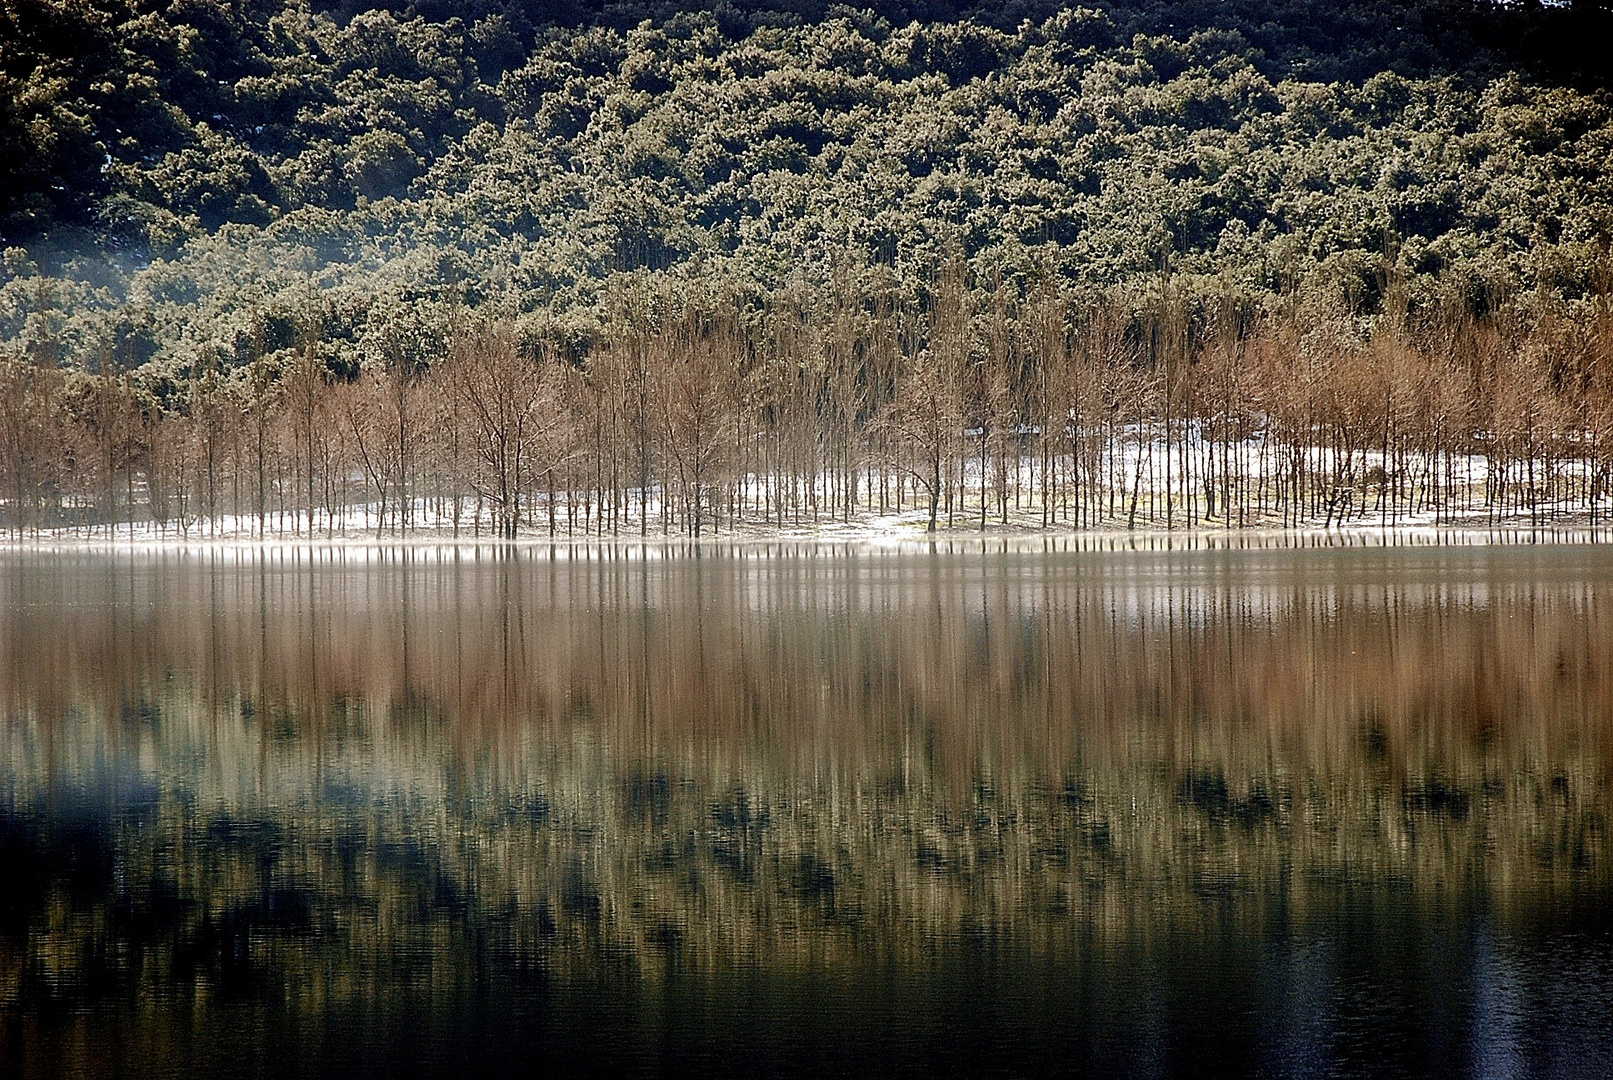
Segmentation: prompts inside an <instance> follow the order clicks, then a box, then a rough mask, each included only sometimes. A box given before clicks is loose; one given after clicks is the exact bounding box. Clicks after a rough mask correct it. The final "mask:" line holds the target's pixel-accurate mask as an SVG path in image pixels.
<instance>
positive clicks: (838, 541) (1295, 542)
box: [0, 514, 1613, 554]
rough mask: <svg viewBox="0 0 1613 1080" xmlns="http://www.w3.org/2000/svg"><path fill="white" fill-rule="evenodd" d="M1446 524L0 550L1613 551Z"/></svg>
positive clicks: (769, 532) (1017, 528)
mask: <svg viewBox="0 0 1613 1080" xmlns="http://www.w3.org/2000/svg"><path fill="white" fill-rule="evenodd" d="M1476 516H1477V517H1479V520H1476V521H1467V522H1450V521H1442V522H1440V523H1438V524H1434V523H1432V522H1401V523H1398V524H1389V525H1385V524H1382V523H1379V522H1372V523H1364V522H1352V523H1346V524H1343V525H1337V524H1336V525H1333V526H1331V527H1324V526H1321V525H1299V526H1289V527H1284V526H1281V525H1271V524H1261V525H1249V526H1244V527H1234V528H1216V527H1209V528H1205V527H1194V528H1191V529H1186V528H1179V529H1166V528H1163V527H1159V526H1147V527H1141V528H1133V529H1125V528H1096V529H1071V528H1065V527H1057V528H1054V527H1040V526H1036V525H1024V524H1014V523H1011V524H1009V525H1007V526H1003V525H1000V524H992V525H989V526H988V527H987V528H985V529H980V528H978V527H975V526H964V525H955V526H953V527H951V528H945V527H943V528H941V529H939V530H937V531H936V532H934V533H929V532H926V531H924V529H923V528H922V525H920V527H918V528H913V527H911V526H905V525H903V524H902V523H891V522H862V523H858V522H852V523H851V524H849V525H848V524H846V523H839V522H837V523H834V524H832V525H825V526H820V527H818V528H815V529H814V528H811V527H801V528H784V529H779V528H775V527H764V526H758V527H755V528H743V529H740V530H734V531H725V532H722V533H720V534H717V535H706V536H701V537H698V538H697V537H692V536H688V535H686V534H685V535H678V534H670V535H666V534H656V533H652V534H649V535H636V534H635V535H625V534H619V535H614V536H612V535H604V536H600V535H593V534H589V535H582V536H577V535H572V536H565V535H560V536H549V535H547V534H546V533H544V532H540V531H537V530H534V531H532V532H528V533H524V534H522V535H518V536H516V537H514V538H501V537H496V536H489V535H487V534H485V533H483V534H482V535H479V536H478V535H472V534H470V533H469V532H467V531H464V530H461V531H460V532H459V534H458V535H455V534H454V533H453V531H452V530H450V529H440V528H432V527H427V528H416V529H411V530H409V531H407V532H392V531H384V532H382V533H380V534H379V535H378V534H376V533H374V532H369V531H363V532H360V531H356V530H350V531H338V532H335V533H322V532H316V533H315V534H314V535H312V536H309V535H306V534H302V535H298V534H287V533H279V534H271V535H269V536H256V535H251V534H242V533H223V534H215V535H206V534H204V533H194V532H193V533H191V534H189V535H185V534H179V533H175V532H172V531H170V532H167V533H158V532H157V531H155V530H149V529H136V530H134V531H133V532H132V534H128V533H126V534H123V535H118V534H116V533H114V534H113V535H110V536H108V535H84V534H81V533H77V534H75V533H72V532H68V531H52V532H42V533H39V534H37V535H28V536H23V537H20V538H19V537H14V536H6V537H3V538H0V552H72V551H82V552H113V551H126V552H153V553H156V552H182V551H204V550H216V551H227V550H237V551H264V552H267V551H284V550H322V551H342V550H369V551H374V550H405V549H415V550H450V549H454V550H476V551H489V550H521V551H554V552H560V551H576V550H582V549H586V550H591V551H617V552H622V553H645V554H648V553H649V552H652V551H653V552H657V553H662V554H666V553H681V552H690V551H695V550H699V551H708V552H713V553H716V552H721V551H725V550H730V551H731V550H754V549H758V548H781V549H791V548H847V549H851V548H856V549H869V550H892V551H927V550H933V551H937V552H944V553H966V552H969V551H972V550H975V551H979V552H980V553H983V554H984V553H988V551H987V549H988V548H995V549H996V550H998V551H1001V552H1008V551H1033V550H1043V551H1057V552H1065V551H1074V552H1080V551H1094V552H1096V551H1178V550H1180V551H1190V550H1199V551H1208V550H1240V549H1261V548H1277V549H1285V548H1297V547H1317V548H1351V547H1355V548H1401V547H1419V548H1421V547H1440V546H1449V547H1476V546H1486V545H1514V544H1562V545H1576V546H1578V545H1583V546H1595V545H1600V544H1606V543H1609V542H1610V541H1613V521H1609V522H1605V523H1604V522H1603V521H1600V520H1599V521H1597V522H1596V524H1595V525H1594V526H1593V525H1592V524H1591V523H1590V520H1589V516H1588V515H1586V514H1578V515H1566V514H1565V515H1559V516H1558V517H1557V518H1556V519H1555V520H1553V521H1551V522H1547V523H1536V522H1532V521H1531V520H1530V519H1529V518H1528V517H1527V516H1523V517H1521V518H1520V517H1517V516H1512V517H1509V518H1505V519H1499V520H1496V521H1493V522H1490V521H1485V520H1483V516H1482V515H1476Z"/></svg>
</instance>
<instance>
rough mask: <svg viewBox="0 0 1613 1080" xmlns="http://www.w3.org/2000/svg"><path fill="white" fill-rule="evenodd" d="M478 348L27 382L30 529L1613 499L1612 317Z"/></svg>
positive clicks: (1298, 321) (1283, 521) (824, 307)
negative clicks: (347, 361) (352, 369)
mask: <svg viewBox="0 0 1613 1080" xmlns="http://www.w3.org/2000/svg"><path fill="white" fill-rule="evenodd" d="M554 340H555V339H554V337H553V336H552V335H549V334H548V333H546V332H545V331H544V328H543V327H541V326H539V327H534V326H532V325H529V324H523V325H519V326H518V325H517V324H515V323H512V322H496V321H493V322H484V323H481V324H477V325H473V326H468V327H461V328H459V329H456V330H454V331H452V332H451V333H450V335H449V340H448V341H447V342H446V343H445V344H444V347H443V348H442V349H441V351H440V357H441V358H440V359H438V360H436V361H435V362H433V363H430V364H424V363H418V362H412V361H405V360H399V359H396V358H395V357H389V356H387V355H381V356H377V357H374V358H373V360H372V359H371V358H365V359H364V362H362V363H361V364H360V365H359V366H358V370H357V373H356V375H354V376H353V377H339V376H337V375H336V374H335V373H334V372H333V369H332V366H331V365H329V364H328V363H327V362H326V361H325V359H324V356H325V355H326V354H325V353H323V352H322V351H321V348H320V342H319V335H318V333H317V325H316V324H314V323H311V325H310V330H309V332H308V333H305V334H304V335H303V340H302V342H301V343H300V344H299V345H298V346H297V347H295V348H291V349H285V350H281V351H280V352H278V353H273V354H266V353H264V352H263V351H262V350H261V349H256V350H254V351H253V352H252V354H251V356H250V358H249V359H248V360H247V361H246V362H245V363H243V364H240V365H237V366H235V367H233V368H231V367H226V366H225V365H222V364H220V363H216V362H215V363H211V364H201V363H199V364H196V365H193V366H192V367H191V368H190V369H189V371H188V372H187V375H186V377H185V378H184V379H183V380H181V381H180V382H179V384H178V385H175V384H174V383H173V381H172V380H171V379H170V380H167V381H166V382H164V381H160V380H156V379H153V378H151V377H148V376H147V374H146V373H145V372H144V371H143V370H132V371H131V370H121V369H119V367H118V366H117V365H116V364H115V363H113V362H112V361H111V360H108V361H107V362H105V363H102V364H100V365H98V370H94V371H88V372H86V371H79V370H69V369H67V368H65V367H64V366H62V365H61V364H60V363H59V362H57V361H56V359H55V358H54V355H53V354H51V353H50V352H48V351H45V352H41V353H36V354H33V355H12V356H7V357H3V358H0V521H3V523H4V525H5V527H6V528H7V529H8V530H9V531H10V532H11V533H12V534H13V535H22V534H25V533H28V532H32V531H37V530H44V529H61V528H66V529H76V530H89V531H95V530H100V531H102V532H116V531H117V530H118V529H124V530H126V531H129V532H133V531H135V530H137V529H140V530H153V531H156V532H159V533H163V534H167V533H178V534H183V535H195V534H198V533H201V534H214V533H218V532H220V531H223V532H229V533H235V534H248V533H250V534H252V535H259V536H264V535H271V534H276V535H278V534H290V535H315V534H323V533H331V532H338V531H342V530H349V529H351V530H364V529H368V530H374V531H377V532H383V531H393V532H397V533H403V532H408V531H411V530H415V529H419V528H432V529H438V530H447V531H452V532H454V533H455V534H458V533H461V532H465V531H468V532H470V533H473V534H478V535H481V534H492V535H496V536H501V537H514V536H516V535H518V534H520V533H521V532H522V531H523V530H529V531H532V530H535V531H537V532H539V533H540V534H545V535H562V534H563V535H567V536H575V535H623V534H627V535H635V534H636V535H646V534H651V533H654V534H666V533H671V532H683V533H687V534H691V535H694V536H701V535H707V534H710V533H711V532H713V531H716V530H732V529H734V528H736V527H739V526H742V525H749V526H754V527H760V528H793V527H811V526H816V525H822V524H824V523H827V522H834V521H840V522H849V521H852V520H858V519H864V518H867V517H870V516H875V515H878V516H887V515H903V514H905V515H907V516H908V517H909V518H912V519H915V520H917V521H919V522H922V523H923V525H924V526H925V527H927V528H928V529H930V530H935V529H937V528H939V527H942V526H963V525H967V526H973V527H981V528H984V527H989V526H992V525H997V526H1002V525H1010V524H1015V525H1035V526H1040V527H1046V528H1099V527H1125V528H1136V527H1139V526H1144V525H1146V526H1149V527H1160V526H1163V527H1166V528H1177V527H1187V528H1203V527H1238V526H1248V525H1254V524H1261V525H1284V526H1297V525H1304V524H1318V525H1324V526H1332V525H1335V524H1339V523H1344V522H1350V521H1360V520H1369V521H1373V520H1375V521H1380V522H1382V523H1383V524H1385V525H1393V524H1395V523H1397V522H1400V521H1402V520H1404V519H1405V518H1406V517H1407V516H1408V515H1415V516H1416V517H1417V518H1418V519H1419V520H1432V521H1435V522H1443V521H1450V520H1457V519H1459V518H1460V519H1462V520H1474V519H1475V518H1478V517H1479V516H1480V515H1483V516H1484V517H1485V518H1487V519H1489V520H1495V519H1497V518H1499V517H1508V518H1517V517H1518V516H1520V515H1526V516H1528V517H1529V518H1531V519H1532V520H1534V521H1536V522H1540V521H1544V520H1549V519H1552V518H1556V517H1559V516H1560V515H1563V514H1565V513H1573V514H1577V515H1588V516H1589V517H1590V519H1591V521H1592V523H1595V522H1596V521H1597V520H1598V518H1599V517H1600V516H1601V515H1603V514H1605V513H1606V510H1605V508H1604V504H1605V502H1606V500H1607V497H1608V495H1609V481H1610V478H1613V306H1610V305H1609V303H1608V298H1607V297H1600V298H1595V297H1593V298H1590V299H1588V300H1585V301H1583V302H1581V303H1580V304H1578V305H1577V306H1576V307H1574V308H1573V309H1572V313H1570V309H1569V308H1567V307H1566V306H1564V305H1562V304H1560V303H1554V302H1548V301H1546V300H1542V299H1540V298H1525V299H1524V300H1519V301H1514V302H1512V303H1510V304H1507V305H1501V306H1497V307H1496V308H1494V309H1493V310H1492V311H1490V312H1488V313H1486V314H1484V315H1476V314H1474V313H1473V312H1472V311H1471V310H1470V309H1469V308H1468V307H1467V306H1466V305H1463V304H1459V303H1451V304H1449V305H1443V306H1442V305H1439V304H1424V305H1422V306H1421V308H1420V309H1419V310H1418V311H1417V312H1416V313H1415V314H1413V313H1411V312H1410V311H1409V305H1408V304H1407V303H1406V302H1405V301H1404V299H1403V298H1402V297H1400V296H1398V295H1397V291H1396V289H1395V288H1394V283H1393V282H1392V281H1390V282H1389V285H1388V287H1386V289H1385V296H1384V298H1383V301H1382V304H1381V310H1380V311H1379V312H1378V313H1377V314H1375V315H1373V316H1372V317H1371V318H1363V317H1362V316H1360V315H1359V314H1358V313H1356V312H1354V311H1352V310H1351V309H1350V308H1349V306H1348V305H1346V304H1344V303H1342V302H1336V301H1330V300H1329V299H1328V298H1327V297H1326V296H1325V295H1320V294H1319V295H1308V294H1304V295H1296V296H1294V297H1290V298H1288V300H1287V302H1285V303H1284V304H1281V305H1277V306H1274V307H1266V308H1257V307H1256V306H1255V305H1253V304H1251V303H1249V302H1248V301H1246V300H1244V299H1242V298H1240V297H1238V296H1236V295H1234V294H1231V293H1228V294H1227V295H1225V296H1223V297H1219V298H1211V299H1210V300H1205V299H1204V298H1203V297H1202V296H1200V297H1197V298H1190V297H1189V296H1188V295H1187V294H1186V293H1185V292H1184V291H1183V290H1181V289H1179V288H1178V287H1177V286H1176V284H1175V283H1174V282H1173V281H1172V279H1171V278H1170V277H1168V276H1167V275H1163V274H1162V275H1161V276H1160V278H1159V280H1158V282H1157V283H1156V285H1155V287H1154V288H1153V289H1152V291H1151V292H1150V294H1149V295H1147V296H1145V297H1143V298H1141V299H1140V300H1137V299H1135V298H1134V299H1133V300H1132V301H1131V302H1130V303H1121V302H1119V301H1116V300H1112V299H1110V300H1102V299H1100V300H1088V301H1085V302H1081V301H1076V300H1073V299H1072V298H1071V297H1069V296H1067V295H1064V294H1061V293H1060V292H1059V291H1057V290H1056V289H1054V288H1052V287H1037V288H1031V289H1027V290H1024V291H1021V292H1016V291H1015V290H1013V289H1011V288H1009V287H1006V286H1004V285H1002V284H1001V283H988V284H986V285H982V284H981V283H978V282H976V283H971V282H969V281H968V280H966V277H965V275H964V274H963V273H962V272H961V271H957V270H950V271H945V272H942V273H941V274H939V275H938V276H937V280H936V281H935V282H933V283H932V284H931V285H930V287H929V288H928V289H926V290H924V291H923V292H922V293H921V294H920V295H918V296H914V295H913V294H912V293H911V292H910V291H904V290H902V289H901V288H899V287H898V286H897V284H896V283H895V282H894V281H888V280H886V281H881V280H880V279H878V278H877V277H875V278H872V279H870V278H867V277H864V278H862V279H858V280H853V279H850V278H847V279H845V280H840V279H837V280H836V282H835V283H834V285H832V286H831V287H830V288H828V289H827V290H823V291H817V292H813V291H808V290H805V289H797V290H791V291H786V292H784V293H783V294H781V295H779V296H776V297H774V298H773V299H772V300H771V301H770V302H768V303H766V304H760V303H746V302H743V301H741V300H739V299H736V298H733V297H718V298H715V299H711V298H707V299H704V300H684V301H681V302H675V301H673V300H672V299H669V298H668V297H667V296H665V295H662V294H653V295H652V294H649V293H643V294H637V295H633V296H627V297H624V298H623V299H622V300H621V302H620V304H619V305H618V309H617V310H616V311H615V312H614V314H613V316H612V317H611V318H610V319H609V320H608V321H607V327H606V330H605V332H603V333H602V334H601V335H600V337H599V340H597V341H595V342H592V343H591V344H590V345H589V347H587V348H585V349H576V348H568V349H562V348H559V347H557V346H556V345H555V344H554Z"/></svg>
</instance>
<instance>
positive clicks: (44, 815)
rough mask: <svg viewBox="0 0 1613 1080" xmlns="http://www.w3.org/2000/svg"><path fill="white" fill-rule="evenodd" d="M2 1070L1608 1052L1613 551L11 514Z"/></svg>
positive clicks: (1159, 1070)
mask: <svg viewBox="0 0 1613 1080" xmlns="http://www.w3.org/2000/svg"><path fill="white" fill-rule="evenodd" d="M0 598H3V603H0V1073H3V1074H4V1075H6V1076H11V1077H33V1076H56V1075H97V1076H99V1075H120V1076H157V1075H160V1076H204V1075H205V1076H213V1075H241V1076H268V1077H274V1076H320V1075H348V1074H352V1073H366V1074H375V1075H395V1074H408V1073H422V1074H436V1073H440V1072H444V1071H447V1072H456V1073H457V1072H468V1071H488V1072H490V1073H493V1072H496V1073H498V1074H504V1073H509V1072H520V1073H523V1074H525V1073H549V1072H556V1073H561V1072H563V1073H596V1072H597V1073H601V1074H618V1073H627V1074H633V1075H660V1074H673V1073H676V1074H685V1073H688V1074H697V1075H698V1074H703V1073H728V1074H740V1075H747V1076H758V1075H776V1076H817V1075H824V1074H837V1075H846V1074H879V1075H1003V1076H1020V1075H1050V1074H1051V1075H1094V1076H1109V1075H1138V1076H1179V1075H1201V1074H1207V1073H1212V1072H1232V1073H1238V1074H1247V1075H1261V1076H1314V1075H1319V1074H1321V1075H1340V1076H1385V1077H1389V1076H1402V1075H1406V1074H1423V1075H1449V1076H1497V1077H1499V1076H1533V1075H1539V1076H1579V1075H1584V1076H1596V1075H1609V1074H1613V917H1610V916H1613V906H1610V901H1613V850H1610V845H1613V838H1610V833H1609V830H1610V828H1613V824H1610V817H1609V812H1610V810H1613V790H1610V781H1613V549H1609V548H1607V547H1604V546H1599V545H1590V544H1580V545H1575V544H1525V543H1506V544H1455V545H1427V546H1418V545H1406V546H1388V547H1384V546H1355V545H1340V544H1336V543H1325V542H1320V541H1317V540H1315V539H1314V538H1313V539H1312V540H1311V541H1310V542H1299V541H1286V540H1282V539H1280V538H1277V539H1271V538H1268V539H1266V540H1262V541H1248V542H1239V541H1235V540H1228V541H1224V542H1220V543H1213V542H1210V541H1208V540H1202V541H1196V540H1185V539H1183V538H1176V540H1174V541H1165V540H1161V539H1157V538H1156V539H1155V540H1151V541H1145V542H1142V543H1140V544H1136V545H1128V544H1126V543H1124V542H1119V543H1113V544H1110V545H1108V546H1105V545H1103V544H1096V543H1092V544H1080V543H1076V542H1074V541H1064V542H1060V541H1051V540H1044V539H1041V538H1036V539H1033V540H1032V539H1026V540H1019V541H1015V540H977V541H954V542H942V543H939V544H936V545H933V546H931V545H921V544H889V545H883V546H882V545H811V544H795V545H784V544H771V545H769V544H749V545H744V544H741V545H715V546H713V545H706V546H703V547H698V548H694V547H677V546H664V545H651V546H646V547H643V548H640V547H634V546H619V547H611V546H605V547H586V546H578V547H559V548H552V549H551V548H547V547H520V548H497V547H492V546H480V547H478V546H473V545H467V546H462V547H456V546H453V545H442V546H424V547H417V548H402V547H398V548H394V547H387V546H376V547H364V546H327V547H314V548H296V547H283V548H269V549H265V550H260V549H256V548H251V547H229V546H224V547H218V548H205V547H201V548H195V549H166V550H147V551H139V550H124V551H116V550H106V551H94V550H87V549H73V548H62V549H57V550H46V549H38V550H24V549H13V550H9V551H5V552H3V553H0Z"/></svg>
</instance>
